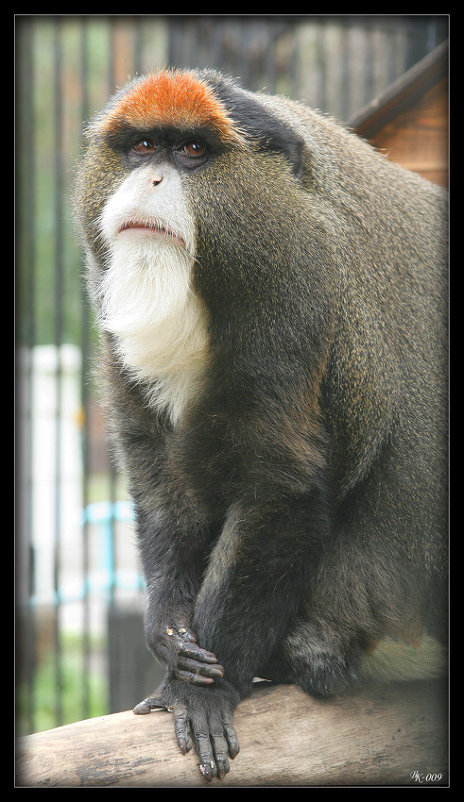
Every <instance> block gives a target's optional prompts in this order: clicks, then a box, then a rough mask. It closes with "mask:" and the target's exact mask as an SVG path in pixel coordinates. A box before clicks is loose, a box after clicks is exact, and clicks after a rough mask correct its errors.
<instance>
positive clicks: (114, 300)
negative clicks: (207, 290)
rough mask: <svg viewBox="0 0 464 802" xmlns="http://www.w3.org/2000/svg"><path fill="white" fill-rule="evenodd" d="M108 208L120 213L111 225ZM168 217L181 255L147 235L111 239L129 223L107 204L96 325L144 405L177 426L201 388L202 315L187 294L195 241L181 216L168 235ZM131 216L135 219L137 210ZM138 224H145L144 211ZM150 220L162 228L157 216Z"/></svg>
mask: <svg viewBox="0 0 464 802" xmlns="http://www.w3.org/2000/svg"><path fill="white" fill-rule="evenodd" d="M117 194H118V193H116V195H117ZM127 197H128V193H127V190H126V191H125V194H124V198H126V199H127ZM129 199H130V196H129ZM131 205H132V204H131ZM144 205H145V204H144ZM113 206H114V208H117V209H118V213H117V219H116V215H115V214H114V212H113ZM124 207H125V208H126V209H127V203H126V204H123V205H122V208H123V210H124ZM174 211H176V210H175V209H174ZM169 212H170V214H169V216H168V215H167V214H166V215H165V217H168V219H169V220H170V227H171V228H174V230H175V231H176V232H177V233H178V234H179V235H180V236H182V238H183V239H184V242H185V243H186V247H185V248H184V247H182V245H181V244H180V243H179V242H176V241H175V240H173V241H170V239H169V238H168V237H166V236H164V237H162V236H157V235H151V234H149V233H147V232H139V231H136V230H132V231H130V232H124V233H122V234H118V235H114V233H112V232H114V230H115V226H116V227H117V223H118V220H120V219H121V217H125V219H128V217H130V216H131V215H130V214H129V213H128V212H127V211H126V212H125V213H123V214H121V203H120V199H118V198H116V196H113V198H112V199H111V200H110V201H109V202H108V204H107V206H106V207H105V210H104V212H103V216H102V230H103V232H104V233H105V235H106V236H107V239H108V241H109V245H110V257H109V263H108V267H107V268H106V270H105V272H104V275H103V279H102V283H101V289H100V310H101V311H100V324H101V326H102V327H103V329H105V330H106V331H108V332H110V333H111V334H113V335H114V336H115V338H116V342H117V347H118V351H119V354H120V356H121V358H122V360H123V362H124V364H125V365H126V366H127V367H128V368H129V369H130V371H131V372H132V373H133V376H134V378H135V379H137V380H138V381H140V382H142V383H144V384H145V385H146V387H145V392H146V396H147V400H148V402H149V403H150V404H151V405H153V406H154V407H155V408H156V409H158V410H162V409H164V410H167V412H168V414H169V415H170V418H171V421H172V423H173V424H174V425H175V424H176V423H177V422H178V421H179V419H180V418H181V416H182V413H183V411H184V410H185V408H186V406H187V405H188V404H189V403H190V402H191V400H192V398H193V397H194V396H195V394H196V393H197V391H198V389H199V387H200V386H201V379H202V376H203V373H204V368H205V365H206V358H207V352H208V337H207V313H206V309H205V307H204V304H203V303H202V302H201V300H200V299H199V298H198V296H197V295H196V294H195V293H194V292H193V290H192V288H191V274H192V267H193V263H194V259H193V256H192V255H191V254H192V250H193V243H192V240H193V237H192V234H191V232H189V231H188V230H185V229H186V225H185V220H186V219H187V220H188V217H186V216H185V215H183V217H182V220H183V227H182V228H181V227H180V226H179V225H177V226H175V227H174V226H173V224H172V217H173V211H172V209H170V210H169ZM132 216H133V217H137V213H136V210H135V212H134V213H133V215H132ZM138 216H139V217H140V214H139V215H138ZM143 216H144V218H146V217H147V209H146V205H145V209H144V215H143ZM153 217H154V219H157V220H158V221H160V219H161V220H163V218H160V214H159V210H157V213H156V216H155V215H154V216H153ZM150 219H151V218H150ZM187 229H188V226H187Z"/></svg>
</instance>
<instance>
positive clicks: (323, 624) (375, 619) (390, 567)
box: [276, 527, 423, 696]
mask: <svg viewBox="0 0 464 802" xmlns="http://www.w3.org/2000/svg"><path fill="white" fill-rule="evenodd" d="M377 528H380V527H377ZM371 531H372V530H371ZM374 531H376V530H374ZM343 535H344V537H339V538H338V539H337V540H336V541H335V542H334V543H332V544H331V547H330V548H329V549H328V550H327V552H326V553H325V554H324V555H323V558H322V560H321V564H320V566H319V570H318V572H317V576H316V577H315V579H314V582H313V584H312V587H311V592H310V595H309V596H308V599H307V602H306V604H305V609H304V610H302V611H301V613H300V615H299V617H298V619H297V620H296V621H295V623H294V625H293V626H292V627H291V629H290V630H289V633H288V634H287V636H286V638H285V639H284V641H283V643H282V646H281V648H280V650H279V655H278V660H277V661H276V662H277V665H279V666H280V670H282V669H285V667H288V668H289V670H290V671H289V677H290V678H291V679H292V681H293V682H295V683H296V684H298V685H300V687H302V688H303V690H305V691H306V692H307V693H309V694H311V695H315V696H331V695H335V694H338V693H341V692H343V691H344V690H346V689H347V688H348V687H349V686H352V685H354V684H356V683H358V682H360V681H363V679H364V677H363V663H364V660H365V657H366V653H369V652H371V651H372V650H373V649H374V648H375V646H376V644H377V643H378V642H379V641H381V640H382V639H383V638H384V637H386V636H391V637H393V638H395V639H399V640H402V641H406V642H408V641H409V642H410V643H414V642H416V641H418V640H420V636H421V623H420V620H421V617H422V611H423V599H422V598H421V597H422V592H421V589H420V585H419V586H418V583H417V577H414V566H413V565H412V564H411V562H410V560H408V557H407V554H406V553H405V552H402V550H401V547H400V546H399V544H398V543H396V544H395V549H394V550H393V549H392V548H391V546H389V544H388V543H387V542H386V538H385V537H384V538H382V537H377V536H372V535H371V537H370V538H366V537H355V536H353V533H352V532H349V531H345V532H343Z"/></svg>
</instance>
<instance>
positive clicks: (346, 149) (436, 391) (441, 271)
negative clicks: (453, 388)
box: [261, 96, 448, 580]
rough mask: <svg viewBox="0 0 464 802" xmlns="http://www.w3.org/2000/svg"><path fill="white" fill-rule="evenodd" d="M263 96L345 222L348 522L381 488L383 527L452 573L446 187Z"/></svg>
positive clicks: (333, 388)
mask: <svg viewBox="0 0 464 802" xmlns="http://www.w3.org/2000/svg"><path fill="white" fill-rule="evenodd" d="M261 99H262V102H263V103H264V104H265V105H266V107H268V108H272V110H273V112H274V113H275V114H277V115H280V116H281V117H282V119H284V120H286V121H287V122H288V123H289V124H290V125H291V126H292V128H293V129H294V130H295V131H296V132H297V133H298V134H299V135H300V136H302V137H303V139H304V141H305V144H306V148H307V150H308V155H307V158H306V168H305V173H304V175H303V183H304V184H305V186H306V189H307V191H308V193H309V194H310V196H311V197H312V198H317V197H318V196H320V197H322V198H323V199H324V204H326V205H328V206H329V208H330V211H331V212H332V219H333V221H335V225H336V227H337V236H336V239H334V245H335V247H336V248H337V250H338V257H337V260H336V261H337V265H338V268H339V269H338V276H337V279H338V288H337V291H338V303H337V307H338V313H337V322H336V328H335V331H334V335H333V339H332V345H331V351H330V359H329V362H328V366H327V374H326V377H325V381H324V385H323V400H322V408H323V410H325V412H326V415H325V422H326V425H328V427H329V431H330V435H331V444H332V449H331V463H332V465H331V467H332V471H333V476H334V477H335V480H336V487H337V489H338V496H339V499H340V506H339V516H338V517H339V520H341V521H343V518H344V516H345V515H346V514H347V509H348V508H349V507H350V504H351V505H352V504H353V499H354V500H356V499H358V500H359V501H360V502H361V500H362V503H360V505H359V507H360V508H364V507H365V505H366V504H367V506H368V507H369V502H368V501H367V499H368V498H369V496H371V498H372V505H374V504H375V507H376V510H375V515H374V516H373V518H372V520H374V521H375V524H376V526H377V527H378V528H379V533H380V536H381V537H383V538H385V539H388V540H391V539H394V540H398V544H399V545H400V546H401V547H402V548H405V549H406V551H407V552H408V554H409V556H410V558H411V560H416V561H417V568H418V570H419V571H421V570H422V571H424V575H427V577H428V578H430V579H431V580H434V577H436V576H437V575H438V576H440V577H443V576H444V575H445V573H446V570H445V569H446V539H447V537H446V536H447V503H446V496H447V339H448V337H447V298H448V292H447V244H446V236H447V196H446V193H445V192H444V191H443V190H442V189H441V188H439V187H437V186H435V185H433V184H431V183H430V182H428V181H426V180H425V179H423V178H421V177H420V176H418V175H416V174H414V173H412V172H410V171H408V170H405V169H403V168H402V167H400V166H399V165H396V164H394V163H392V162H390V161H389V160H388V159H387V157H386V156H385V155H384V154H382V153H379V152H378V151H376V150H374V148H372V147H371V146H370V145H369V144H368V143H366V142H364V141H362V140H361V139H359V137H357V136H356V135H355V134H353V133H351V132H350V131H347V130H345V129H343V128H342V127H341V126H340V125H338V124H337V123H336V122H335V121H333V120H331V119H330V118H327V117H324V116H323V115H321V114H319V113H318V112H316V111H313V110H311V109H308V108H307V107H305V106H303V105H301V104H298V103H295V102H293V101H282V99H276V98H272V97H268V96H262V97H261ZM363 505H364V506H363ZM372 520H371V521H370V525H372ZM366 525H368V524H367V521H366ZM405 544H407V545H405Z"/></svg>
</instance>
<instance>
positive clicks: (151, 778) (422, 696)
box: [16, 682, 448, 788]
mask: <svg viewBox="0 0 464 802" xmlns="http://www.w3.org/2000/svg"><path fill="white" fill-rule="evenodd" d="M235 722H236V729H237V733H238V736H239V740H240V745H241V751H240V754H239V755H238V756H237V757H236V758H235V760H234V761H233V762H232V763H231V771H230V773H229V774H227V775H226V777H225V778H224V779H222V780H217V779H214V780H213V781H212V782H211V783H210V787H211V786H216V787H218V786H221V785H222V786H224V787H226V786H231V787H243V786H246V787H253V786H261V787H263V786H269V787H282V786H284V787H289V786H290V787H294V786H300V787H301V786H304V787H306V786H353V785H354V786H366V785H374V786H379V785H380V786H386V785H388V786H392V785H393V786H398V785H406V786H409V785H422V787H424V786H426V785H429V786H431V785H447V784H448V767H447V754H448V749H447V705H446V696H445V691H444V689H443V686H442V685H441V684H440V683H428V682H414V683H398V684H396V685H394V684H392V685H385V686H382V687H372V686H371V687H365V688H363V689H361V690H357V691H350V692H349V693H348V694H347V695H345V696H343V697H340V698H337V699H333V700H330V701H324V700H318V699H313V698H311V697H309V696H307V695H306V694H305V693H303V692H302V691H301V690H300V689H298V688H296V687H294V686H283V685H281V686H269V685H266V686H264V687H262V686H261V687H260V688H258V689H256V690H254V692H253V693H252V695H251V696H250V697H249V698H248V699H245V700H244V701H243V702H242V703H241V704H240V705H239V707H238V709H237V713H236V718H235ZM16 756H17V761H16V787H62V788H65V787H112V788H116V787H131V788H132V787H152V788H154V787H161V788H169V787H201V786H204V785H205V784H206V781H205V780H204V779H203V778H202V776H201V775H200V772H199V769H198V762H199V761H198V758H197V756H196V754H195V752H194V751H193V750H192V751H191V752H189V753H188V754H187V755H185V756H183V755H182V754H181V753H180V751H179V749H178V747H177V744H176V741H175V737H174V732H173V722H172V716H171V714H170V713H168V712H166V711H159V712H152V713H150V714H148V715H145V716H137V715H134V714H133V713H132V711H126V712H123V713H114V714H111V715H107V716H102V717H97V718H92V719H87V720H86V721H79V722H77V723H75V724H69V725H66V726H63V727H58V728H57V729H53V730H48V731H47V732H40V733H36V734H34V735H27V736H24V737H22V738H20V739H19V743H18V745H17V752H16Z"/></svg>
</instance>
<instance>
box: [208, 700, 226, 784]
mask: <svg viewBox="0 0 464 802" xmlns="http://www.w3.org/2000/svg"><path fill="white" fill-rule="evenodd" d="M209 726H210V739H211V744H212V747H213V753H214V759H215V762H216V769H217V776H218V777H224V775H225V774H227V772H228V771H230V763H229V759H228V757H227V753H228V751H229V744H228V742H227V739H226V738H225V735H224V729H223V725H222V718H221V714H220V712H216V713H211V714H210V720H209Z"/></svg>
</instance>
